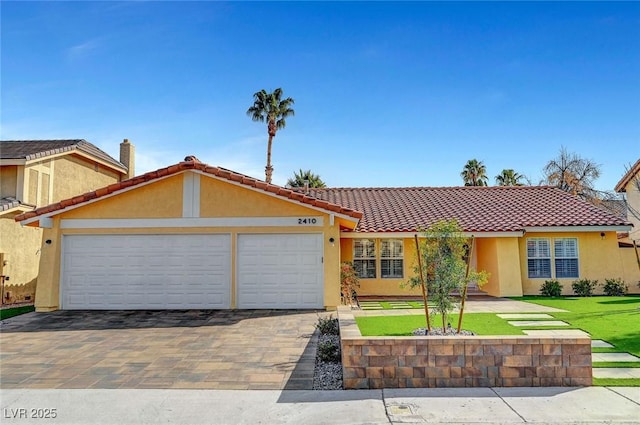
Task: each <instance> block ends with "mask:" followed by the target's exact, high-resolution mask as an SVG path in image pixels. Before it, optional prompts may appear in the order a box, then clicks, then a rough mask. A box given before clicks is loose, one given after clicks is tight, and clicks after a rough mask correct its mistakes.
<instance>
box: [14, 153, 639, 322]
mask: <svg viewBox="0 0 640 425" xmlns="http://www.w3.org/2000/svg"><path fill="white" fill-rule="evenodd" d="M454 217H455V218H457V219H459V221H460V222H461V224H462V226H463V228H464V229H465V231H466V233H467V234H469V235H473V236H474V237H475V238H476V243H475V252H474V255H473V258H474V263H475V265H476V266H477V268H478V269H484V270H487V271H489V272H490V273H491V278H490V280H489V283H488V284H487V285H486V286H485V287H484V288H483V289H484V290H486V291H487V292H488V293H489V294H491V295H495V296H512V295H522V294H537V293H538V291H539V288H540V285H541V284H542V283H543V282H544V281H545V280H547V279H553V278H557V279H558V280H560V281H561V282H562V283H563V284H564V288H565V292H570V291H571V285H570V283H571V282H572V281H573V280H574V279H576V278H589V279H600V280H602V279H604V278H609V277H622V278H626V276H625V275H623V274H622V273H623V269H624V267H623V265H622V264H621V261H622V260H621V258H620V255H619V248H618V241H617V237H616V232H618V231H628V230H630V229H631V226H630V225H629V223H627V221H626V220H625V219H622V218H620V217H617V216H615V215H613V214H610V213H608V212H607V211H605V210H602V209H600V208H598V207H595V206H593V205H591V204H589V203H587V202H584V201H582V200H580V199H578V198H577V197H574V196H572V195H570V194H568V193H566V192H562V191H561V190H559V189H555V188H551V187H542V186H538V187H451V188H369V189H367V188H359V189H312V190H310V191H309V192H308V193H307V194H305V193H301V192H298V191H294V190H291V189H286V188H283V187H280V186H276V185H272V184H267V183H265V182H263V181H261V180H257V179H254V178H251V177H248V176H245V175H242V174H238V173H235V172H233V171H230V170H226V169H223V168H219V167H211V166H208V165H206V164H202V163H200V162H199V161H197V159H195V157H187V158H185V161H184V162H181V163H179V164H176V165H172V166H170V167H167V168H163V169H160V170H157V171H154V172H150V173H146V174H144V175H140V176H137V177H135V178H133V179H130V180H127V181H124V182H121V183H116V184H112V185H109V186H107V187H104V188H101V189H98V190H95V191H93V192H88V193H86V194H84V195H83V196H77V197H75V198H72V199H68V200H65V201H61V202H58V203H55V204H52V205H49V206H46V207H42V208H38V209H36V210H35V211H29V212H26V213H24V214H22V215H20V216H18V217H17V218H16V220H18V221H20V222H22V223H23V224H25V225H27V226H39V227H43V228H44V239H45V241H46V242H45V244H44V245H43V248H42V253H41V263H40V269H41V273H40V277H39V280H38V293H37V297H36V308H37V310H38V311H51V310H56V309H188V308H203V309H209V308H213V309H228V308H240V309H244V308H249V309H253V308H324V307H326V308H332V307H335V306H337V305H338V304H339V303H340V262H341V261H354V263H355V264H356V267H357V269H358V270H359V272H360V273H361V276H362V279H361V284H362V287H361V289H360V293H361V294H363V295H407V294H417V292H415V291H414V292H410V291H408V290H406V289H401V288H400V283H402V282H406V281H407V280H408V277H409V275H410V274H411V271H412V265H413V262H414V258H415V254H414V253H415V247H414V243H413V236H414V234H416V232H417V231H418V229H420V228H423V227H425V226H428V225H429V224H431V223H433V222H435V221H437V220H439V219H445V218H454Z"/></svg>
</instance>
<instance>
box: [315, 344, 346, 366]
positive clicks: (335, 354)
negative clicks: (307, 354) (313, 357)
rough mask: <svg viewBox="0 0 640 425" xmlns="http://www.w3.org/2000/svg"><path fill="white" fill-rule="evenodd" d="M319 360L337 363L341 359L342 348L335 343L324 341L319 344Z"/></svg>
mask: <svg viewBox="0 0 640 425" xmlns="http://www.w3.org/2000/svg"><path fill="white" fill-rule="evenodd" d="M317 357H318V360H320V361H322V362H331V363H337V362H339V361H340V360H341V358H340V347H339V346H338V345H337V344H335V343H334V342H333V341H322V342H320V343H319V344H318V353H317Z"/></svg>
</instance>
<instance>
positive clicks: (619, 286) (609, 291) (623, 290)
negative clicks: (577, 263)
mask: <svg viewBox="0 0 640 425" xmlns="http://www.w3.org/2000/svg"><path fill="white" fill-rule="evenodd" d="M604 281H605V284H604V286H603V287H602V290H603V292H604V294H605V295H608V296H610V297H612V296H622V295H627V292H628V291H629V287H628V286H627V285H626V284H625V283H624V280H622V279H620V278H617V279H605V280H604Z"/></svg>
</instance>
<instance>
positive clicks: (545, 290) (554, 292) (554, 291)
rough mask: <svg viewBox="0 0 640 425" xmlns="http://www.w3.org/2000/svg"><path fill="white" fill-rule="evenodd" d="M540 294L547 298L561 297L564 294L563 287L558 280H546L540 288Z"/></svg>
mask: <svg viewBox="0 0 640 425" xmlns="http://www.w3.org/2000/svg"><path fill="white" fill-rule="evenodd" d="M540 294H542V295H543V296H545V297H559V296H560V295H561V294H562V285H561V284H560V282H558V281H557V280H555V279H553V280H545V281H544V283H543V284H542V287H540Z"/></svg>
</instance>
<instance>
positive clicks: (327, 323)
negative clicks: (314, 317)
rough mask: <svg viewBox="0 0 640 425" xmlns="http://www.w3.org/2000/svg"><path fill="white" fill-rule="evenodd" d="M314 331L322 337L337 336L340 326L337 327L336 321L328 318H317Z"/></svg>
mask: <svg viewBox="0 0 640 425" xmlns="http://www.w3.org/2000/svg"><path fill="white" fill-rule="evenodd" d="M316 329H317V330H319V331H320V333H321V334H322V335H339V334H340V326H339V325H338V319H334V318H333V317H332V316H329V317H318V323H316Z"/></svg>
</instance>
